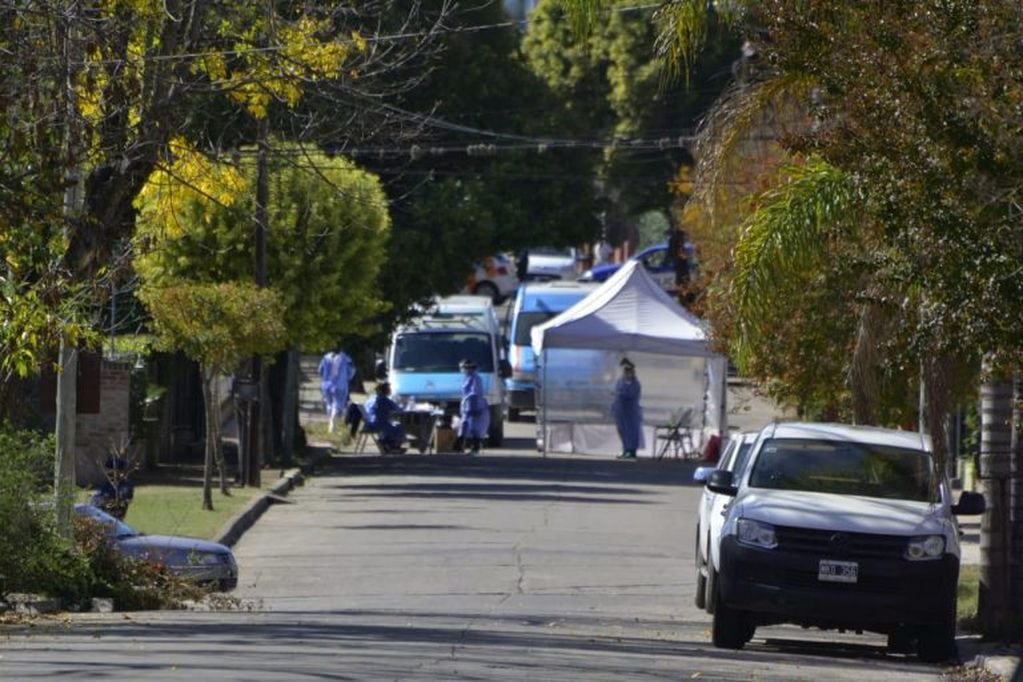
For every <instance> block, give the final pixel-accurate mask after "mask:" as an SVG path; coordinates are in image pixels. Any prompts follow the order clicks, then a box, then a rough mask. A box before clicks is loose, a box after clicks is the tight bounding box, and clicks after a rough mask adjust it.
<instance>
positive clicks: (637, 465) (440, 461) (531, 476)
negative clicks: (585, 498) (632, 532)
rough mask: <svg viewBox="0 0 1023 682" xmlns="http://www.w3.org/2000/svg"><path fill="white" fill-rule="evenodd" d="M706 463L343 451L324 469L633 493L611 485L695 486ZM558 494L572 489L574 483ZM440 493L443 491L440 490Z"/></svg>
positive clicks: (342, 473) (346, 473)
mask: <svg viewBox="0 0 1023 682" xmlns="http://www.w3.org/2000/svg"><path fill="white" fill-rule="evenodd" d="M700 464H701V463H700V462H695V461H691V460H686V461H677V460H670V461H669V460H664V461H658V460H650V459H640V460H633V461H620V460H613V459H612V460H608V459H596V458H584V457H551V456H548V457H540V456H535V457H534V456H527V455H489V454H487V455H481V456H471V455H400V456H395V455H379V456H376V455H375V456H355V455H343V456H340V457H334V458H332V459H331V460H329V461H328V462H325V463H324V464H323V465H322V466H321V467H319V469H318V473H320V474H327V475H331V474H334V475H339V476H416V477H430V476H436V477H443V478H458V477H464V478H473V479H495V480H501V479H505V480H515V481H556V482H558V483H562V484H568V483H589V484H598V485H600V487H599V488H597V489H592V488H591V489H583V488H581V489H579V490H577V491H575V492H599V493H604V494H607V493H617V492H622V493H628V494H635V493H637V492H639V491H638V490H636V489H621V488H620V489H619V490H615V489H614V488H613V487H612V488H608V487H605V486H604V485H603V484H607V485H608V486H623V485H633V486H649V485H666V486H679V485H687V486H695V485H697V484H696V483H694V482H693V471H694V470H695V469H696V467H697V466H700ZM516 488H517V490H520V491H521V490H522V488H521V486H516ZM562 488H563V489H559V490H557V492H559V493H561V492H568V493H572V492H573V490H572V489H571V486H562ZM435 492H438V493H440V492H442V489H436V491H435Z"/></svg>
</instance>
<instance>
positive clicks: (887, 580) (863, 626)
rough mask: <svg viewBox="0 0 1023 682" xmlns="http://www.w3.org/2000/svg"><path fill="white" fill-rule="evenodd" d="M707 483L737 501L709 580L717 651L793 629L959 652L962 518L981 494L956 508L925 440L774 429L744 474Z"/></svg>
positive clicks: (884, 433) (714, 547) (712, 544)
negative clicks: (765, 630)
mask: <svg viewBox="0 0 1023 682" xmlns="http://www.w3.org/2000/svg"><path fill="white" fill-rule="evenodd" d="M700 477H701V478H705V479H706V485H707V489H708V490H710V491H711V492H713V493H716V494H718V495H725V496H727V497H728V498H731V499H730V500H729V502H728V504H727V506H726V507H725V508H724V510H723V511H722V512H720V513H721V514H722V517H723V523H722V524H721V525H720V529H719V530H718V534H717V537H715V534H714V532H713V531H712V532H711V537H710V538H709V542H708V544H709V550H710V552H709V557H707V565H706V567H705V569H704V571H703V572H704V573H705V576H704V579H702V580H700V581H699V582H700V583H702V585H701V586H702V587H704V589H705V594H704V597H703V600H702V601H703V603H704V607H705V608H706V610H707V611H708V612H710V613H712V614H713V616H714V623H713V628H712V638H713V642H714V645H715V646H717V647H722V648H728V649H740V648H742V647H743V646H744V645H745V644H746V643H747V642H748V641H749V640H750V639H752V637H753V635H754V632H755V630H756V628H757V627H758V626H761V625H773V624H777V623H795V624H799V625H803V626H807V627H819V628H823V629H845V630H854V631H872V632H880V633H883V634H886V635H888V646H889V648H890V649H891V650H893V651H898V652H900V653H905V652H908V651H910V650H912V649H914V648H915V650H916V652H917V655H918V656H919V657H920V658H921V659H922V660H924V661H929V662H938V661H944V660H947V659H949V658H952V657H954V656H955V653H956V649H955V625H956V621H955V616H956V588H957V582H958V577H959V557H960V554H959V526H958V523H957V521H956V515H964V514H980V513H982V512H983V511H984V498H983V497H982V496H981V495H979V494H976V493H969V492H964V493H962V495H961V496H960V497H959V500H958V502H957V503H955V504H953V503H952V499H951V491H950V489H949V486H948V481H947V480H946V479H945V478H944V476H941V475H940V474H939V473H938V472H937V471H936V470H935V467H934V462H933V459H932V457H931V453H930V443H929V442H928V441H927V439H925V438H922V437H921V436H920V435H919V434H916V433H911V432H905V431H894V430H889V429H878V428H870V427H857V426H848V425H843V424H813V423H781V424H771V425H768V426H767V427H765V428H764V429H763V430H762V431H761V432H760V434H759V436H758V437H757V439H756V442H755V444H754V445H753V448H752V450H751V451H750V456H749V460H748V463H747V465H746V466H745V467H744V468H743V469H742V470H741V471H738V472H733V471H729V470H727V469H714V470H710V471H703V472H701V473H700ZM715 525H717V524H715ZM715 530H716V529H715ZM698 570H699V567H698Z"/></svg>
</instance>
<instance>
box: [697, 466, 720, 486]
mask: <svg viewBox="0 0 1023 682" xmlns="http://www.w3.org/2000/svg"><path fill="white" fill-rule="evenodd" d="M715 469H716V467H697V468H696V471H694V472H693V480H694V481H696V482H697V483H706V482H707V479H708V478H710V475H711V474H712V473H714V471H715Z"/></svg>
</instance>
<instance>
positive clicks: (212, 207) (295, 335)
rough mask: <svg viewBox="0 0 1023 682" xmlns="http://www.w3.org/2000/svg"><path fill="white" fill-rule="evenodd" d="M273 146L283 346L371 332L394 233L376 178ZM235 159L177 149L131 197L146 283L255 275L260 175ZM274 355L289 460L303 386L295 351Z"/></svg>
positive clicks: (138, 261) (279, 438)
mask: <svg viewBox="0 0 1023 682" xmlns="http://www.w3.org/2000/svg"><path fill="white" fill-rule="evenodd" d="M274 149H275V151H274V154H273V155H272V158H271V160H270V164H269V165H270V168H269V171H270V172H269V176H270V187H269V200H268V208H269V218H270V225H271V226H272V228H271V230H270V233H269V235H268V240H267V242H268V243H267V256H268V258H267V260H268V266H267V269H268V284H269V286H271V287H272V288H273V289H274V290H275V291H276V292H277V293H278V295H279V296H280V298H281V302H282V305H283V324H284V329H285V335H286V338H285V347H286V348H288V349H290V350H289V353H291V354H294V353H297V352H298V350H304V351H323V350H326V349H328V348H331V347H334V346H335V345H336V344H337V343H338V341H339V340H340V339H342V338H346V337H356V336H362V335H366V334H369V333H372V332H374V331H375V330H376V328H377V324H376V321H377V318H378V316H379V315H380V314H381V313H382V312H383V311H384V310H385V309H386V304H385V302H384V301H383V299H382V297H381V294H380V291H379V288H378V275H379V273H380V269H381V266H382V263H383V262H384V258H385V253H386V246H387V241H388V236H389V230H390V216H389V213H388V208H387V198H386V196H385V195H384V192H383V189H382V188H381V185H380V181H379V179H378V178H377V177H376V176H375V175H373V174H371V173H368V172H366V171H364V170H361V169H359V168H357V167H356V166H355V165H354V164H353V163H352V162H351V161H349V160H347V159H345V158H343V157H340V156H328V155H326V154H324V153H323V152H320V151H318V150H316V149H310V148H308V147H304V146H300V145H294V144H291V145H289V144H275V145H274ZM240 159H241V160H240V161H239V162H227V161H220V162H218V161H216V160H211V159H208V158H206V157H205V156H203V155H202V154H199V153H198V152H197V151H196V150H193V149H190V148H188V147H187V146H184V145H181V146H180V147H178V149H177V155H176V159H175V161H174V163H173V164H171V166H170V167H169V168H168V169H167V170H165V171H158V172H157V173H154V175H153V176H152V178H151V179H150V182H149V183H148V184H147V185H146V187H145V189H144V190H143V191H142V193H141V194H140V196H139V200H138V207H139V220H138V228H137V231H136V236H135V252H136V257H135V268H136V270H137V271H138V273H139V274H140V276H141V277H142V279H143V281H144V282H146V283H147V284H149V285H155V286H161V285H163V283H164V282H168V281H169V282H174V281H178V280H180V279H182V278H187V279H189V280H191V281H197V282H223V281H235V280H241V279H243V278H245V277H246V276H247V275H248V273H249V272H251V269H252V255H251V249H252V247H251V238H250V234H251V224H252V221H251V215H252V214H253V212H254V210H255V209H254V202H255V175H256V173H255V167H254V164H253V163H252V162H251V157H250V156H248V155H246V154H244V153H243V154H242V155H241V156H240ZM277 360H278V362H279V363H280V364H281V365H282V366H284V367H288V368H291V369H290V370H288V371H285V372H283V373H276V374H275V376H279V379H280V382H279V385H275V386H272V387H271V393H272V395H273V396H274V397H275V401H274V403H275V409H274V413H275V415H276V424H275V425H274V427H273V434H274V438H275V449H276V451H277V453H278V454H280V455H281V456H282V457H284V458H285V459H289V458H290V455H291V444H292V441H293V427H294V421H295V419H297V416H296V415H297V413H296V410H297V393H298V383H297V377H294V376H292V377H289V376H288V374H289V372H292V373H293V372H294V371H295V370H294V363H293V362H292V361H291V360H292V358H290V357H289V356H288V354H284V355H282V356H279V357H278V359H277ZM232 369H233V368H232Z"/></svg>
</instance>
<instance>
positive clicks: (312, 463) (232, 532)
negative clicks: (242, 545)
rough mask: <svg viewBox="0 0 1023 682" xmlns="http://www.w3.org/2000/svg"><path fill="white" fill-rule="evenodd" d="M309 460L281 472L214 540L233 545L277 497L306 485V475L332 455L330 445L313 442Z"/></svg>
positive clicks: (229, 545) (310, 447)
mask: <svg viewBox="0 0 1023 682" xmlns="http://www.w3.org/2000/svg"><path fill="white" fill-rule="evenodd" d="M309 450H310V454H309V458H308V461H307V462H306V463H305V464H303V465H302V466H300V467H296V468H294V469H288V470H287V471H286V472H284V473H283V474H281V478H280V480H279V481H278V482H277V483H276V484H274V486H273V487H272V488H270V489H269V490H267V491H266V492H264V493H263V494H262V495H258V496H256V497H255V498H254V499H253V500H252V501H251V502H250V503H249V504H248V506H246V507H245V509H243V510H242V511H240V512H238V514H236V515H235V517H234V518H233V519H231V520H230V521H228V522H227V523H226V524H225V525H224V527H223V528H221V529H220V532H219V533H218V534H217V536H216V537H215V538H213V542H218V543H220V544H222V545H227V546H228V547H233V546H234V544H235V543H236V542H238V540H240V539H241V537H242V535H244V534H245V531H247V530H248V529H249V528H252V526H253V525H254V524H255V523H256V521H258V520H259V517H260V516H262V515H263V512H265V511H266V510H267V509H268V508H269V507H270V505H271V504H274V503H275V502H276V501H277V499H276V498H280V497H282V496H285V495H287V494H288V493H289V492H291V490H292V489H294V488H295V487H296V486H300V485H304V484H305V479H306V476H308V475H310V474H312V472H313V470H314V469H315V468H316V466H317V465H318V464H319V463H320V462H322V461H323V460H324V459H327V458H329V457H330V452H331V448H330V446H328V445H321V444H311V445H310V446H309Z"/></svg>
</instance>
